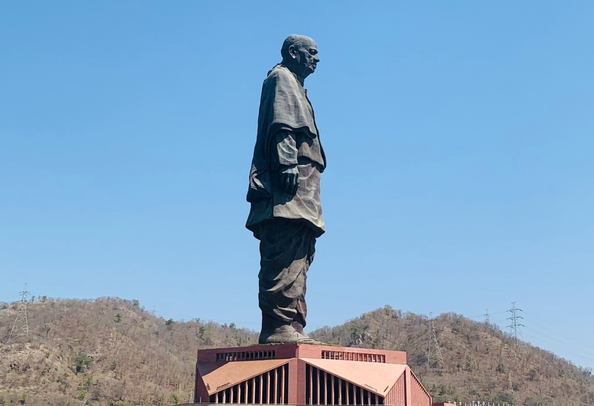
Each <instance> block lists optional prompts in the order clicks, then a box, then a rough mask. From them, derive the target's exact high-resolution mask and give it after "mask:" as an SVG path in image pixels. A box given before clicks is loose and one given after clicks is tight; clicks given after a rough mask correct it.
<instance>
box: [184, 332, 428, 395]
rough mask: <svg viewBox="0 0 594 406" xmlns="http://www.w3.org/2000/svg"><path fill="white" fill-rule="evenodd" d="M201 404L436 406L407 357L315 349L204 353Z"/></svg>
mask: <svg viewBox="0 0 594 406" xmlns="http://www.w3.org/2000/svg"><path fill="white" fill-rule="evenodd" d="M194 393H195V398H194V402H196V403H214V404H217V403H222V404H265V405H271V404H291V405H397V406H431V396H429V393H428V392H427V391H426V390H425V388H423V386H422V385H421V383H420V381H419V380H418V379H417V377H416V376H415V375H414V374H413V373H412V371H411V370H410V368H409V367H408V366H407V365H406V353H405V352H403V351H384V350H370V349H363V348H351V347H334V346H328V345H311V344H280V345H257V346H251V347H237V348H217V349H209V350H199V351H198V362H197V363H196V390H195V392H194Z"/></svg>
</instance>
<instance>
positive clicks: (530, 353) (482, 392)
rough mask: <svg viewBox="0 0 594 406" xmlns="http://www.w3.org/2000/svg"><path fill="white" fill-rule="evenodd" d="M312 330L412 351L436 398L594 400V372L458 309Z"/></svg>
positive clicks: (574, 404)
mask: <svg viewBox="0 0 594 406" xmlns="http://www.w3.org/2000/svg"><path fill="white" fill-rule="evenodd" d="M432 324H433V326H434V327H433V330H434V331H435V338H434V335H433V331H432V327H431V325H432ZM311 335H312V336H314V337H315V338H317V339H319V340H321V341H324V342H326V343H329V344H339V345H344V346H358V347H365V348H383V349H387V350H402V351H406V352H407V353H408V363H409V365H410V366H411V368H412V369H413V370H414V371H415V373H416V374H417V376H419V377H420V378H421V380H422V382H423V384H424V385H425V387H426V388H427V389H428V390H429V391H430V393H431V395H432V396H433V397H434V401H436V402H437V401H442V402H443V401H458V402H459V401H463V402H471V401H473V400H475V401H485V402H504V401H505V402H514V403H515V404H517V405H526V406H537V405H538V406H557V405H558V406H562V405H563V406H592V405H594V378H593V377H592V375H591V371H590V370H588V369H582V368H578V367H576V366H575V365H573V364H571V363H570V362H568V361H566V360H564V359H562V358H559V357H557V356H555V355H554V354H553V353H551V352H548V351H545V350H542V349H539V348H536V347H533V346H531V345H529V344H527V343H524V342H521V341H519V342H518V343H516V342H515V341H514V339H513V338H512V337H510V336H509V335H508V334H505V333H503V332H502V331H501V330H499V329H498V328H497V327H495V326H493V325H488V324H485V323H477V322H473V321H470V320H468V319H466V318H464V317H462V316H459V315H456V314H442V315H441V316H439V317H437V318H435V319H432V320H430V319H428V318H426V317H422V316H417V315H415V314H412V313H405V314H403V313H402V312H400V311H394V310H393V309H392V308H391V307H390V306H385V307H384V308H383V309H378V310H375V311H373V312H369V313H366V314H364V315H363V316H361V317H359V318H356V319H353V320H350V321H349V322H347V323H345V324H343V325H341V326H338V327H334V328H323V329H320V330H317V331H315V332H314V333H312V334H311ZM436 341H437V345H436ZM438 348H439V352H438ZM440 354H441V356H440ZM510 385H511V390H510Z"/></svg>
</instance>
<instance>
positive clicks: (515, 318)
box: [507, 302, 526, 345]
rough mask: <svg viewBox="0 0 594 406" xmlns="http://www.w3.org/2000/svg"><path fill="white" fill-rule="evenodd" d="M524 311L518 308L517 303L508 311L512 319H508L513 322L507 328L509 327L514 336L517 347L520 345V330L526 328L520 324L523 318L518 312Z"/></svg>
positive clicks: (513, 303)
mask: <svg viewBox="0 0 594 406" xmlns="http://www.w3.org/2000/svg"><path fill="white" fill-rule="evenodd" d="M521 311H523V310H522V309H518V308H517V307H516V302H512V308H511V309H510V310H508V312H510V313H511V317H508V318H507V319H508V320H511V324H510V325H509V326H507V327H509V328H510V329H511V331H512V334H513V335H514V339H515V341H516V345H518V334H519V328H520V327H526V326H524V325H523V324H520V322H519V321H518V320H521V319H523V317H522V316H520V315H518V312H521Z"/></svg>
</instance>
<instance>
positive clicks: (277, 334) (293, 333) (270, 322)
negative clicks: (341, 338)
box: [258, 315, 324, 344]
mask: <svg viewBox="0 0 594 406" xmlns="http://www.w3.org/2000/svg"><path fill="white" fill-rule="evenodd" d="M258 343H259V344H288V343H299V344H324V343H322V342H321V341H318V340H314V339H313V338H310V337H309V336H308V335H307V334H305V333H304V332H303V325H302V324H301V323H299V322H295V321H294V322H293V323H291V324H283V323H282V322H280V321H279V320H275V319H273V318H272V317H270V316H266V315H265V316H264V317H263V320H262V331H261V332H260V337H259V338H258Z"/></svg>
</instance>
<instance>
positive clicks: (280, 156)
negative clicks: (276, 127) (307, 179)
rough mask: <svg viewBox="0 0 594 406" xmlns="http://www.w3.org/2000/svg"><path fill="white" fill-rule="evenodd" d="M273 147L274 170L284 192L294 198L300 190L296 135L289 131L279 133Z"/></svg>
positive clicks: (275, 137) (275, 136)
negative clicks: (298, 189)
mask: <svg viewBox="0 0 594 406" xmlns="http://www.w3.org/2000/svg"><path fill="white" fill-rule="evenodd" d="M272 145H273V148H272V149H271V153H272V157H271V158H272V169H273V170H275V171H278V175H279V180H280V185H281V187H282V188H283V190H284V191H285V192H286V193H288V194H290V195H291V196H294V195H295V193H297V188H299V172H298V169H297V142H296V140H295V133H293V132H291V131H287V130H282V131H278V132H277V133H276V134H275V135H274V139H273V144H272Z"/></svg>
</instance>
